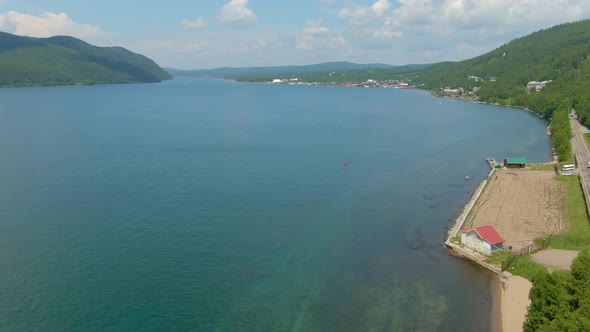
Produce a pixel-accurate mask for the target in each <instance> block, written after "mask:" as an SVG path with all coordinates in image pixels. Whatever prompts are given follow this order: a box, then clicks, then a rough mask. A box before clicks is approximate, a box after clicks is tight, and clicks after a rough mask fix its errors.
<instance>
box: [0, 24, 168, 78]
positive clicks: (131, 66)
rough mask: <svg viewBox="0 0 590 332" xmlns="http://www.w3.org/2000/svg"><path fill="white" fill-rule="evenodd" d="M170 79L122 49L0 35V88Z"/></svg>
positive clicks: (66, 39) (62, 39) (59, 38)
mask: <svg viewBox="0 0 590 332" xmlns="http://www.w3.org/2000/svg"><path fill="white" fill-rule="evenodd" d="M171 78H172V77H171V76H170V74H168V73H167V72H166V71H164V70H163V69H162V68H160V67H159V66H158V65H157V64H156V63H155V62H153V61H152V60H150V59H149V58H147V57H145V56H143V55H140V54H137V53H133V52H131V51H128V50H126V49H124V48H122V47H97V46H94V45H90V44H88V43H85V42H83V41H81V40H79V39H76V38H73V37H68V36H56V37H50V38H31V37H21V36H16V35H12V34H9V33H4V32H0V86H1V87H17V86H48V85H72V84H100V83H133V82H160V81H162V80H167V79H171Z"/></svg>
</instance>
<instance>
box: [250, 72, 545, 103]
mask: <svg viewBox="0 0 590 332" xmlns="http://www.w3.org/2000/svg"><path fill="white" fill-rule="evenodd" d="M467 79H469V80H473V81H475V82H483V81H484V78H482V77H479V76H475V75H470V76H468V77H467ZM497 79H498V77H496V76H490V78H489V81H490V82H496V80H497ZM262 83H267V84H287V85H331V86H345V87H358V88H390V89H415V88H416V87H420V86H422V85H423V84H422V85H413V84H411V80H409V79H407V80H374V79H368V80H367V81H365V82H360V83H359V82H352V81H348V82H307V81H302V80H300V79H299V78H297V77H295V78H275V79H273V80H272V81H266V82H262ZM548 83H551V80H548V81H531V82H529V83H527V86H526V90H527V92H528V93H530V92H531V91H539V90H541V89H543V88H544V87H545V86H546V85H547V84H548ZM478 89H479V87H473V88H472V89H470V90H468V89H464V88H463V87H444V88H438V89H434V90H432V94H433V95H434V96H437V97H454V98H457V97H461V98H466V99H473V100H477V95H476V94H475V93H476V92H477V90H478Z"/></svg>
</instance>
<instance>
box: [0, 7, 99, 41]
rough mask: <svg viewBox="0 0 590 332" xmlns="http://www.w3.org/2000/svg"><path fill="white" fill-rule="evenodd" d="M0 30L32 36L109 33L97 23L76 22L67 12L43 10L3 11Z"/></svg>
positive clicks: (0, 16) (93, 35)
mask: <svg viewBox="0 0 590 332" xmlns="http://www.w3.org/2000/svg"><path fill="white" fill-rule="evenodd" d="M0 30H2V31H6V32H10V33H14V34H17V35H22V36H31V37H51V36H55V35H69V36H74V37H78V38H89V37H100V36H105V35H109V33H107V32H104V31H102V30H101V29H100V27H98V26H96V25H91V24H81V23H76V22H74V21H73V20H72V19H71V18H70V17H69V16H68V14H66V13H52V12H47V11H44V12H42V13H41V14H40V15H39V16H35V15H30V14H24V13H20V12H16V11H9V12H6V13H1V14H0Z"/></svg>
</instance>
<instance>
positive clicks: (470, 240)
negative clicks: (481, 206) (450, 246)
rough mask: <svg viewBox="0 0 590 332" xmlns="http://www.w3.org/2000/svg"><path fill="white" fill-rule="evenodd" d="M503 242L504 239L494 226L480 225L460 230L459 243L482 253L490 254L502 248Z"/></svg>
mask: <svg viewBox="0 0 590 332" xmlns="http://www.w3.org/2000/svg"><path fill="white" fill-rule="evenodd" d="M503 243H504V239H503V238H502V237H501V236H500V234H498V232H497V231H496V229H495V228H494V226H482V227H476V228H469V229H464V230H462V231H461V244H462V245H464V246H465V247H467V248H469V249H472V250H475V251H477V252H480V253H482V254H484V255H491V254H493V253H494V252H496V251H499V250H502V244H503Z"/></svg>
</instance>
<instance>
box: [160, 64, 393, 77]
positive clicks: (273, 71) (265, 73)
mask: <svg viewBox="0 0 590 332" xmlns="http://www.w3.org/2000/svg"><path fill="white" fill-rule="evenodd" d="M393 67H395V66H393V65H387V64H383V63H368V64H358V63H352V62H324V63H318V64H313V65H300V66H295V65H291V66H271V67H237V68H232V67H221V68H214V69H199V70H180V69H172V68H166V70H167V71H168V72H169V73H170V74H172V75H173V76H195V77H212V78H226V79H241V78H244V77H249V78H263V77H264V78H266V77H273V76H277V77H278V76H297V75H300V74H306V73H307V74H309V73H315V72H330V71H347V70H360V69H384V68H393Z"/></svg>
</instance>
